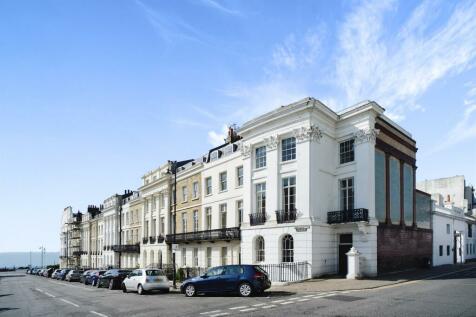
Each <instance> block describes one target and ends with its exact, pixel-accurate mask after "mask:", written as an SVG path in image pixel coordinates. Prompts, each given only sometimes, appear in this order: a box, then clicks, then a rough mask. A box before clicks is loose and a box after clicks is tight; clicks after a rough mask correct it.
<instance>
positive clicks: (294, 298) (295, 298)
mask: <svg viewBox="0 0 476 317" xmlns="http://www.w3.org/2000/svg"><path fill="white" fill-rule="evenodd" d="M297 299H299V297H293V298H290V299H288V300H297Z"/></svg>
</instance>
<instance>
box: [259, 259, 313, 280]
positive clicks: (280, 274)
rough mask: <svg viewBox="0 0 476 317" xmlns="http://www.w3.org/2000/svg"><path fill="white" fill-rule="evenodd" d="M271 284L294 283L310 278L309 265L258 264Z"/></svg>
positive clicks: (298, 263)
mask: <svg viewBox="0 0 476 317" xmlns="http://www.w3.org/2000/svg"><path fill="white" fill-rule="evenodd" d="M259 266H261V267H262V268H263V269H264V270H265V271H266V272H267V273H268V277H269V279H270V280H271V282H296V281H302V280H305V279H307V278H309V277H310V272H311V271H310V270H311V265H310V264H309V263H308V262H291V263H279V264H260V265H259Z"/></svg>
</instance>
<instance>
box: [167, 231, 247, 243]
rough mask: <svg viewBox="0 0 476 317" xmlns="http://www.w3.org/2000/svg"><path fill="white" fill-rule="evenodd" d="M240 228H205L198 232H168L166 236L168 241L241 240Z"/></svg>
mask: <svg viewBox="0 0 476 317" xmlns="http://www.w3.org/2000/svg"><path fill="white" fill-rule="evenodd" d="M240 239H241V234H240V228H239V227H234V228H224V229H215V230H205V231H196V232H186V233H177V234H168V235H167V236H166V238H165V242H167V243H182V242H194V241H220V240H222V241H230V240H240Z"/></svg>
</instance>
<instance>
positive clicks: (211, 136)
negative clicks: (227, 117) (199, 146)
mask: <svg viewBox="0 0 476 317" xmlns="http://www.w3.org/2000/svg"><path fill="white" fill-rule="evenodd" d="M227 133H228V126H227V125H226V124H224V125H223V126H222V129H221V132H215V131H209V132H208V142H209V143H210V144H211V145H213V146H218V145H220V144H223V143H224V140H225V139H226V136H227Z"/></svg>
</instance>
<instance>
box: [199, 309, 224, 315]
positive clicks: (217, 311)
mask: <svg viewBox="0 0 476 317" xmlns="http://www.w3.org/2000/svg"><path fill="white" fill-rule="evenodd" d="M219 312H221V310H212V311H204V312H203V313H200V315H207V314H214V313H219Z"/></svg>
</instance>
